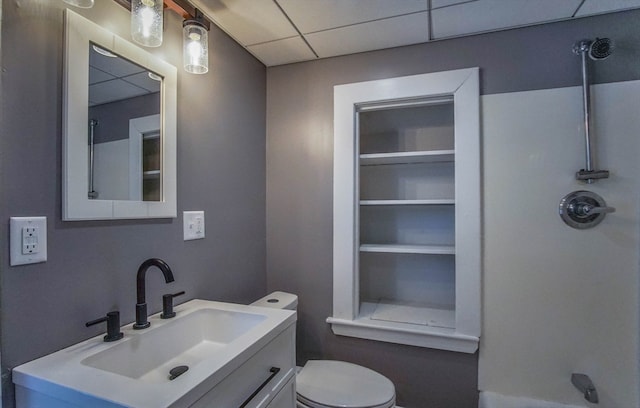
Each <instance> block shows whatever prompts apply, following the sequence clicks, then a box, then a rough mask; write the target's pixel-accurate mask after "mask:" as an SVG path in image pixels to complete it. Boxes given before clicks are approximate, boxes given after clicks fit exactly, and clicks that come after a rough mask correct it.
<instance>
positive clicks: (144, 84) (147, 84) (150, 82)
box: [122, 71, 162, 92]
mask: <svg viewBox="0 0 640 408" xmlns="http://www.w3.org/2000/svg"><path fill="white" fill-rule="evenodd" d="M122 79H123V80H125V81H127V82H129V83H130V84H133V85H137V86H139V87H140V88H144V89H146V90H147V91H149V92H160V85H161V84H162V83H161V82H160V81H156V80H155V79H151V77H150V76H149V72H147V71H145V72H140V73H139V74H135V75H130V76H128V77H124V78H122Z"/></svg>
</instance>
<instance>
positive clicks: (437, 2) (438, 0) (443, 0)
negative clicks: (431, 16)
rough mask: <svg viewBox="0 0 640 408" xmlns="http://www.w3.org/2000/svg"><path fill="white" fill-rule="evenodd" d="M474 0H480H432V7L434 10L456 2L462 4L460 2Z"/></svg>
mask: <svg viewBox="0 0 640 408" xmlns="http://www.w3.org/2000/svg"><path fill="white" fill-rule="evenodd" d="M472 1H478V0H431V9H432V10H433V9H437V8H440V7H448V6H453V5H454V4H460V3H469V2H472Z"/></svg>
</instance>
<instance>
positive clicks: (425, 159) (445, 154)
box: [360, 150, 455, 166]
mask: <svg viewBox="0 0 640 408" xmlns="http://www.w3.org/2000/svg"><path fill="white" fill-rule="evenodd" d="M454 160H455V150H428V151H417V152H394V153H370V154H361V155H360V164H361V165H363V166H374V165H380V164H414V163H438V162H453V161H454Z"/></svg>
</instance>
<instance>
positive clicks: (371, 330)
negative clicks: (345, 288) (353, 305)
mask: <svg viewBox="0 0 640 408" xmlns="http://www.w3.org/2000/svg"><path fill="white" fill-rule="evenodd" d="M327 323H329V324H331V330H332V331H333V333H335V334H337V335H340V336H348V337H357V338H360V339H369V340H377V341H384V342H388V343H396V344H407V345H410V346H417V347H429V348H435V349H439V350H448V351H457V352H460V353H469V354H473V353H475V352H476V351H477V350H478V342H479V341H480V338H479V337H476V336H469V335H466V334H461V333H458V332H456V331H455V330H451V329H443V328H440V327H431V326H420V325H415V324H407V323H397V322H385V321H380V320H372V319H370V318H368V317H358V318H356V319H354V320H348V319H340V318H335V317H328V318H327Z"/></svg>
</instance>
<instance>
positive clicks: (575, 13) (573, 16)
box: [571, 0, 587, 18]
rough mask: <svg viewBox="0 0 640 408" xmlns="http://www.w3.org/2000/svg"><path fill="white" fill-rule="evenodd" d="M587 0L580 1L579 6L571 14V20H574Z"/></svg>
mask: <svg viewBox="0 0 640 408" xmlns="http://www.w3.org/2000/svg"><path fill="white" fill-rule="evenodd" d="M585 1H587V0H582V1H581V2H580V4H578V7H577V8H576V11H574V12H573V14H572V15H571V18H575V17H576V15H577V14H578V11H580V9H581V8H582V6H583V5H584V2H585Z"/></svg>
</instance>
